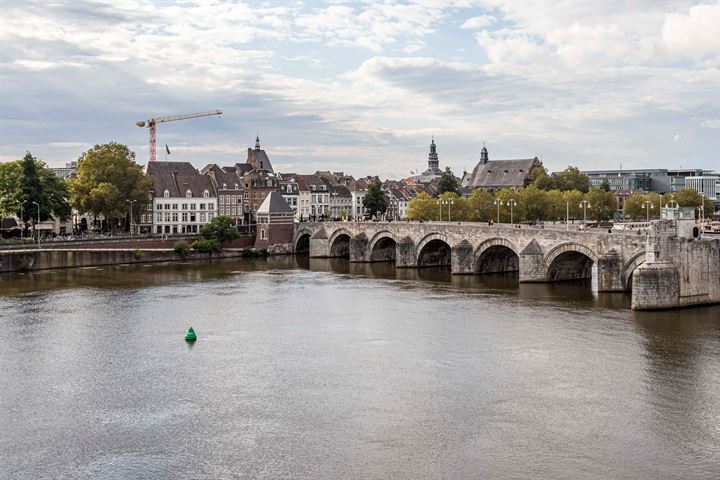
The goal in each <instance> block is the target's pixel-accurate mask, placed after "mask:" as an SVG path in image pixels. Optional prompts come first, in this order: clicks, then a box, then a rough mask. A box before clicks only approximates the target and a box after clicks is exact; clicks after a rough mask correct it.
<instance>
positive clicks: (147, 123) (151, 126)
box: [136, 110, 222, 162]
mask: <svg viewBox="0 0 720 480" xmlns="http://www.w3.org/2000/svg"><path fill="white" fill-rule="evenodd" d="M213 115H218V116H220V115H222V110H210V111H209V112H198V113H188V114H186V115H168V116H166V117H153V118H151V119H150V120H142V121H140V122H137V123H136V125H137V126H138V127H147V128H148V130H150V161H151V162H154V161H155V159H156V155H155V143H156V125H157V124H158V123H167V122H177V121H178V120H189V119H191V118H201V117H210V116H213Z"/></svg>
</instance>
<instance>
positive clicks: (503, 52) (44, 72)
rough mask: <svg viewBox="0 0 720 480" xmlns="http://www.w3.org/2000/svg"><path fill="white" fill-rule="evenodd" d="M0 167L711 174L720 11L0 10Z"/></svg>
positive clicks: (405, 7)
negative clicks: (121, 155) (157, 163)
mask: <svg viewBox="0 0 720 480" xmlns="http://www.w3.org/2000/svg"><path fill="white" fill-rule="evenodd" d="M0 10H1V11H0V18H1V19H0V22H1V24H0V42H1V44H2V46H1V47H0V82H1V85H0V96H1V97H0V100H1V105H0V106H1V110H0V122H1V123H0V160H2V161H7V160H13V159H16V158H19V157H21V156H22V155H23V154H24V152H25V151H26V150H30V151H31V152H32V153H33V154H35V155H36V156H38V157H40V158H41V159H43V160H45V161H46V162H47V163H49V164H51V165H62V164H63V163H65V162H67V161H70V160H73V159H76V158H77V157H78V155H79V154H80V153H81V152H83V151H84V150H85V149H87V148H88V147H89V146H91V145H93V144H96V143H104V142H109V141H117V142H121V143H125V144H127V145H129V146H130V147H131V148H132V149H133V150H134V151H135V152H136V153H137V159H138V161H139V162H140V163H145V162H146V161H147V156H148V145H147V144H148V138H147V137H148V132H147V129H146V128H139V127H137V126H136V125H135V122H137V121H138V120H146V119H148V118H150V117H153V116H162V115H172V114H183V113H192V112H198V111H204V110H211V109H216V108H219V109H222V110H223V112H224V114H223V116H222V117H221V118H219V119H218V118H213V117H211V118H203V119H195V120H187V121H183V122H177V123H169V124H163V125H160V126H159V127H158V145H159V146H162V148H158V156H159V158H160V159H164V153H161V152H162V150H163V149H164V144H165V143H167V144H168V145H169V146H170V149H171V151H172V154H171V155H170V157H169V159H172V160H186V161H191V162H192V163H193V164H195V165H196V166H203V165H205V164H207V163H210V162H215V163H220V164H231V163H233V162H235V161H244V160H245V157H246V149H247V147H248V146H251V145H252V144H253V143H254V139H255V134H256V132H259V133H260V138H261V141H262V144H263V147H264V148H266V150H267V151H268V153H269V154H270V158H271V159H272V160H273V162H274V163H275V165H276V168H277V169H279V170H281V171H293V172H299V173H309V172H313V171H315V170H318V169H333V170H344V171H346V172H349V173H352V174H354V175H365V174H379V175H381V176H382V177H401V176H406V175H407V174H408V173H409V172H410V171H411V170H416V169H423V168H425V167H426V162H427V149H428V144H429V143H430V138H431V135H433V134H434V135H435V141H436V143H437V145H438V153H439V155H440V163H441V166H445V165H449V166H451V167H452V168H453V170H454V171H455V173H457V174H459V173H461V172H462V170H463V169H471V168H472V167H473V166H474V164H475V163H476V162H477V160H478V158H479V152H480V149H481V148H482V144H483V142H485V143H486V145H487V148H488V150H489V151H490V159H491V160H492V159H493V158H495V159H502V158H527V157H532V156H538V157H541V158H542V160H543V162H544V163H545V165H546V166H547V167H548V168H549V169H551V170H556V169H562V168H564V167H565V166H566V165H568V164H573V165H578V166H580V167H581V168H584V169H599V168H617V167H619V166H620V165H621V164H622V165H623V167H624V168H652V167H664V168H677V167H680V166H682V167H691V166H692V167H702V168H716V169H720V155H719V154H718V152H720V27H718V26H719V25H720V2H718V1H711V2H685V1H670V2H663V1H659V0H658V1H643V2H619V1H613V2H609V1H608V2H600V1H592V2H589V1H582V2H539V1H533V2H521V1H513V2H502V1H493V0H489V1H475V0H457V1H451V0H446V1H443V0H431V1H402V2H400V1H398V2H395V1H386V2H343V1H329V2H326V3H325V2H319V1H304V2H300V1H298V2H280V1H273V2H245V3H242V2H225V1H220V0H217V1H192V0H188V1H178V2H175V3H173V2H169V1H162V2H136V1H125V0H114V1H112V2H101V1H95V2H90V1H82V0H72V1H67V2H64V1H37V2H33V1H28V0H22V1H19V0H4V1H3V2H2V6H0Z"/></svg>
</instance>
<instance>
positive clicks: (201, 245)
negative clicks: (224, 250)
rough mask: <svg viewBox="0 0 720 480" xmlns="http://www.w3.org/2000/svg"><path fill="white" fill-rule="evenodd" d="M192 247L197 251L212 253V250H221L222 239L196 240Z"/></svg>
mask: <svg viewBox="0 0 720 480" xmlns="http://www.w3.org/2000/svg"><path fill="white" fill-rule="evenodd" d="M191 247H192V249H193V250H195V251H197V252H202V253H212V252H219V251H220V241H219V240H215V239H212V240H195V241H194V242H193V243H192V245H191Z"/></svg>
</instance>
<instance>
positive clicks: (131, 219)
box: [125, 200, 137, 237]
mask: <svg viewBox="0 0 720 480" xmlns="http://www.w3.org/2000/svg"><path fill="white" fill-rule="evenodd" d="M125 201H126V202H127V203H129V204H130V236H131V237H132V236H133V214H132V205H133V203H135V202H137V200H125Z"/></svg>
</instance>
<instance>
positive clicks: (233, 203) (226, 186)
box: [200, 164, 245, 226]
mask: <svg viewBox="0 0 720 480" xmlns="http://www.w3.org/2000/svg"><path fill="white" fill-rule="evenodd" d="M200 173H201V174H203V175H207V176H208V177H210V180H211V181H212V183H213V187H215V191H216V192H217V196H218V212H217V213H218V215H227V216H230V217H232V218H233V220H235V225H237V226H240V225H244V224H245V215H244V212H245V208H244V206H243V197H244V193H245V188H244V186H243V180H242V176H241V175H240V174H238V172H237V170H236V169H235V168H233V167H225V168H220V167H218V166H217V165H216V164H210V165H207V166H206V167H205V168H203V169H202V170H200Z"/></svg>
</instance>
